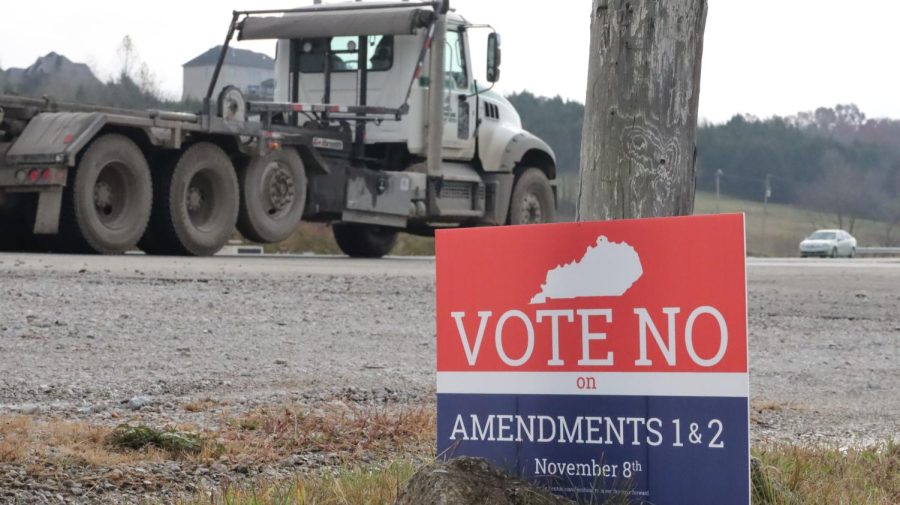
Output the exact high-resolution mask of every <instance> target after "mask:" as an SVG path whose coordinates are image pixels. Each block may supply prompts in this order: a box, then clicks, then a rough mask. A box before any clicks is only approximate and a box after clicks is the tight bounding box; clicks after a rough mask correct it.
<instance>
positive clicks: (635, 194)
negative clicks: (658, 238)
mask: <svg viewBox="0 0 900 505" xmlns="http://www.w3.org/2000/svg"><path fill="white" fill-rule="evenodd" d="M592 9H593V10H592V12H591V47H590V51H591V53H590V54H591V56H590V69H589V73H588V92H587V100H586V104H585V105H586V108H585V119H584V131H583V134H582V146H581V188H580V192H579V198H578V220H591V219H617V218H632V217H648V216H669V215H685V214H690V213H692V211H693V206H694V189H695V187H694V186H695V179H694V164H695V158H696V157H695V140H696V131H697V107H698V103H699V97H700V65H701V61H702V57H703V33H704V29H705V27H706V11H707V1H706V0H666V1H662V0H594V2H593V7H592Z"/></svg>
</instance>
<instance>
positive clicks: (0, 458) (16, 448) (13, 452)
mask: <svg viewBox="0 0 900 505" xmlns="http://www.w3.org/2000/svg"><path fill="white" fill-rule="evenodd" d="M30 427H31V421H30V420H29V418H28V417H26V416H13V417H8V418H4V419H0V463H18V462H20V461H22V460H23V459H25V454H26V449H27V448H28V444H27V439H28V430H29V428H30Z"/></svg>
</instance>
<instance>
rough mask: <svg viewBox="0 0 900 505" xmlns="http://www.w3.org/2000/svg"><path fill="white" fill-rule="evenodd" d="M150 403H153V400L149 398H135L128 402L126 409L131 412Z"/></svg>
mask: <svg viewBox="0 0 900 505" xmlns="http://www.w3.org/2000/svg"><path fill="white" fill-rule="evenodd" d="M151 403H153V399H152V398H150V397H149V396H135V397H133V398H131V399H130V400H128V408H129V409H131V410H141V409H142V408H144V407H146V406H148V405H150V404H151Z"/></svg>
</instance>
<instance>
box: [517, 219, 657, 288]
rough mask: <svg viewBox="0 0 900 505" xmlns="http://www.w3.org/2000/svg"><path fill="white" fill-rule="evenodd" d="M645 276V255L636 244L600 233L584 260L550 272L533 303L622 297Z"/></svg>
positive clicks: (561, 266)
mask: <svg viewBox="0 0 900 505" xmlns="http://www.w3.org/2000/svg"><path fill="white" fill-rule="evenodd" d="M642 275H644V269H643V267H642V266H641V258H640V256H638V253H637V251H635V250H634V248H633V247H631V246H630V245H628V244H627V243H625V242H622V243H616V242H610V241H609V239H607V238H606V237H605V236H600V237H599V238H598V239H597V245H596V246H591V247H588V249H587V251H585V253H584V256H582V258H581V259H580V260H577V261H573V262H572V263H569V264H568V265H560V266H558V267H556V268H554V269H553V270H550V271H549V272H547V280H546V282H545V283H544V285H543V286H541V292H540V293H538V294H537V295H535V296H534V298H532V299H531V305H535V304H539V303H545V302H546V301H547V300H549V299H556V300H560V299H572V298H583V297H592V296H622V295H624V294H625V292H626V291H628V290H629V289H631V286H633V285H634V283H635V282H637V280H638V279H640V278H641V276H642Z"/></svg>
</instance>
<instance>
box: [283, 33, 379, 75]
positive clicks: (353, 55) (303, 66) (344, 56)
mask: <svg viewBox="0 0 900 505" xmlns="http://www.w3.org/2000/svg"><path fill="white" fill-rule="evenodd" d="M366 43H367V44H368V46H369V47H368V53H369V61H368V65H367V68H368V69H369V70H372V71H375V72H377V71H384V70H390V68H391V67H392V66H393V65H394V37H393V36H382V35H370V36H368V37H367V38H366ZM358 44H359V37H333V38H331V39H330V41H329V39H308V40H303V41H301V42H300V55H299V59H300V71H301V72H303V73H305V74H315V73H321V72H324V71H325V47H326V46H328V47H329V48H330V51H331V55H330V62H331V71H332V72H356V71H357V70H358V69H359V48H358V47H357V45H358Z"/></svg>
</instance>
